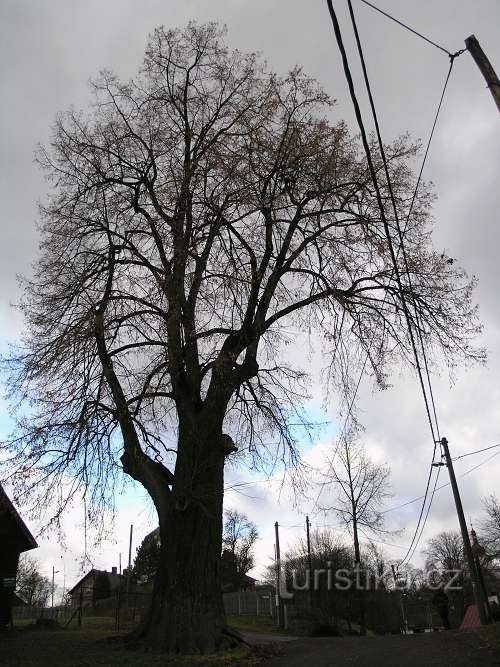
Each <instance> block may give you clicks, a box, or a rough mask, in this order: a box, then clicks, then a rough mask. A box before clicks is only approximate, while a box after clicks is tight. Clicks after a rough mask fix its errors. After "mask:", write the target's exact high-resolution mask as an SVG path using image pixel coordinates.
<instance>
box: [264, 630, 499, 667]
mask: <svg viewBox="0 0 500 667" xmlns="http://www.w3.org/2000/svg"><path fill="white" fill-rule="evenodd" d="M277 651H278V652H279V653H278V656H279V657H278V656H277V657H275V658H271V659H269V660H266V662H265V663H264V664H265V665H266V667H279V666H285V665H286V667H304V666H306V667H330V666H331V667H344V666H347V665H359V666H360V667H370V666H371V665H373V666H374V667H378V666H379V665H380V667H433V666H434V665H435V666H436V667H499V666H500V655H499V654H498V653H496V652H494V651H493V650H492V649H490V648H488V647H486V646H485V645H484V644H482V642H481V641H480V638H479V636H478V635H477V633H475V632H459V631H456V632H439V633H432V634H431V633H429V634H416V635H386V636H383V637H324V638H323V637H322V638H316V639H312V638H307V639H299V640H296V641H293V642H289V643H287V644H283V645H280V646H279V647H278V648H277Z"/></svg>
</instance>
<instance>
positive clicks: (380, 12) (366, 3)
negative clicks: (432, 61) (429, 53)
mask: <svg viewBox="0 0 500 667" xmlns="http://www.w3.org/2000/svg"><path fill="white" fill-rule="evenodd" d="M361 2H362V3H364V4H365V5H368V7H371V8H372V9H374V10H375V11H376V12H379V14H382V15H383V16H385V17H386V18H388V19H390V20H391V21H394V23H397V24H398V25H400V26H401V27H403V28H405V29H406V30H409V31H410V32H412V33H413V34H414V35H417V37H420V38H421V39H423V40H424V41H426V42H427V43H428V44H432V46H435V47H436V49H439V50H440V51H443V52H444V53H446V54H447V55H448V56H451V55H453V54H452V53H451V52H450V51H448V49H446V48H445V47H444V46H441V45H440V44H438V43H437V42H434V41H433V40H432V39H430V38H429V37H426V36H425V35H423V34H422V33H421V32H418V30H415V28H412V27H411V26H409V25H407V24H406V23H403V21H400V20H399V19H397V18H396V17H395V16H392V15H391V14H389V13H388V12H385V11H384V10H383V9H380V7H377V6H376V5H374V4H372V3H371V2H368V0H361Z"/></svg>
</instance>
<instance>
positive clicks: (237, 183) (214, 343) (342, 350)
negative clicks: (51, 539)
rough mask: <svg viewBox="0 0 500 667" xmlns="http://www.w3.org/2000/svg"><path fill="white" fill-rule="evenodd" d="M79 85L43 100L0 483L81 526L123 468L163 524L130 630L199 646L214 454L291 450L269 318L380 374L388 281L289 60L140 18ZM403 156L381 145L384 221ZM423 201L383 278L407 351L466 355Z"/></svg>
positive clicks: (401, 143)
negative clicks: (83, 102)
mask: <svg viewBox="0 0 500 667" xmlns="http://www.w3.org/2000/svg"><path fill="white" fill-rule="evenodd" d="M92 88H93V92H94V95H95V99H94V103H93V105H92V107H91V108H90V110H89V111H88V112H81V113H78V112H76V111H74V110H70V111H68V112H67V113H63V114H60V115H59V116H58V117H57V119H56V122H55V125H54V128H53V133H52V139H51V141H50V143H49V145H48V146H46V147H43V148H41V149H40V151H39V154H38V160H39V162H40V164H41V165H42V167H43V168H44V169H45V170H46V174H47V177H48V179H49V182H50V183H51V186H52V192H51V194H50V197H49V199H48V201H47V203H46V204H45V205H44V206H43V207H42V209H41V214H40V215H41V226H40V239H41V247H40V256H39V258H38V260H37V263H36V265H35V267H34V275H33V277H32V278H31V279H30V280H26V281H25V292H24V294H25V295H24V299H23V301H22V304H21V309H22V311H23V313H24V315H25V318H26V334H25V337H24V341H23V344H22V345H21V347H20V348H19V350H18V351H17V352H16V353H14V354H13V355H12V356H11V357H10V359H9V360H8V365H9V367H10V368H9V370H10V390H11V395H12V398H13V401H15V402H19V403H20V405H21V408H23V407H26V406H27V409H26V410H25V411H24V415H25V417H24V418H23V417H22V414H23V410H21V418H20V421H19V427H18V431H17V433H16V434H15V435H14V436H13V439H12V440H11V441H10V442H9V443H8V445H7V450H8V452H9V453H10V455H6V456H4V457H3V461H2V465H3V470H4V473H3V476H4V479H6V478H9V479H10V480H12V481H13V482H14V484H15V485H16V493H17V496H18V498H22V497H23V494H25V496H24V497H26V495H27V497H28V499H29V501H30V502H32V503H33V505H34V506H35V507H42V506H43V507H45V506H49V507H53V506H54V505H56V517H55V518H56V519H57V516H60V514H61V513H62V512H63V511H64V509H65V508H66V507H67V506H68V504H69V503H71V502H72V500H74V499H76V498H80V497H81V494H83V495H84V496H85V500H86V508H87V517H86V520H87V521H94V522H97V521H98V520H99V517H102V515H103V512H105V511H106V510H107V508H109V507H112V506H113V499H114V490H115V486H116V484H117V483H121V481H120V480H121V472H122V471H123V472H124V473H125V474H126V475H128V476H130V477H132V478H133V479H134V480H136V481H137V482H139V483H140V484H141V485H142V486H143V487H144V488H145V489H146V491H147V492H148V494H149V495H150V497H151V498H152V500H153V502H154V505H155V507H156V510H157V512H158V517H159V527H160V533H161V567H160V569H159V571H158V574H157V576H156V579H155V585H154V593H153V601H152V605H151V608H150V610H149V613H148V614H147V615H145V618H144V620H143V624H142V627H141V630H140V633H139V635H140V637H142V638H143V639H144V640H145V641H146V642H148V643H150V644H155V645H158V646H161V647H163V648H167V649H169V650H172V651H190V650H203V651H208V650H212V649H214V648H216V647H218V646H221V645H223V644H224V641H225V635H224V628H225V617H224V610H223V605H222V597H221V592H220V589H221V586H220V554H221V546H222V500H223V488H224V486H223V476H224V464H225V461H226V459H227V458H228V457H230V456H233V455H234V452H235V446H234V443H238V444H240V445H241V444H243V445H244V446H243V447H242V451H241V453H240V454H238V456H239V457H240V462H241V463H244V462H248V463H251V464H252V465H254V466H255V465H264V464H265V462H266V460H269V458H271V460H272V459H276V458H277V459H281V460H282V461H283V462H284V463H285V464H286V463H288V464H296V463H297V461H298V454H297V448H296V443H295V439H294V432H293V430H291V429H290V427H289V424H290V421H291V419H292V415H297V414H298V415H299V418H300V415H301V406H302V404H303V399H304V398H306V397H307V387H306V384H305V383H306V380H307V372H306V371H305V370H303V369H301V368H300V367H299V365H297V364H296V363H295V362H294V365H293V366H292V367H290V363H287V362H286V355H285V354H284V352H283V350H284V348H285V345H284V344H285V343H286V342H289V340H290V336H289V335H288V334H287V327H290V326H293V327H295V328H297V327H298V328H300V327H303V328H306V327H310V328H311V329H313V330H315V331H317V333H318V336H319V337H320V338H322V339H323V340H324V349H325V352H326V353H327V357H326V358H327V362H326V367H327V371H328V377H329V378H330V380H331V382H332V383H333V385H334V386H335V387H337V388H343V391H344V392H347V393H349V391H350V387H351V383H350V378H351V377H352V374H353V373H354V372H356V371H357V369H358V368H359V359H360V358H361V357H362V356H363V355H365V354H367V353H368V354H369V355H370V364H369V367H370V368H371V370H372V372H373V373H374V374H375V376H376V378H377V380H378V381H379V382H380V383H381V384H383V382H384V377H385V373H386V372H387V371H388V369H389V367H390V365H391V364H394V363H396V362H397V361H405V362H410V363H411V348H410V345H409V341H408V336H407V333H406V325H405V322H404V317H403V313H402V309H401V294H400V293H399V292H398V288H397V286H396V284H395V282H394V280H393V275H394V274H393V267H392V264H391V258H390V253H389V250H388V247H387V243H386V239H385V236H384V227H383V224H382V222H381V217H380V212H379V209H378V207H377V203H376V198H375V196H374V192H373V188H372V184H371V181H370V176H369V172H368V169H367V165H366V161H365V158H364V155H363V153H362V151H361V150H360V147H359V144H358V141H357V140H356V138H353V137H351V136H349V133H348V130H347V127H346V126H345V124H343V123H337V124H334V125H332V124H331V123H329V122H328V121H327V119H326V114H327V113H329V111H330V107H331V105H332V103H331V101H330V100H329V98H328V96H327V95H326V94H325V93H324V92H323V91H322V90H321V89H320V88H319V86H318V85H317V84H316V83H315V82H314V81H313V80H311V79H309V78H307V77H306V76H305V75H304V74H303V73H302V72H301V71H300V70H299V69H295V70H294V71H292V72H291V73H290V74H289V75H288V76H286V77H284V78H280V77H278V76H276V75H275V74H273V73H270V72H269V71H268V70H267V69H266V67H265V65H264V64H263V63H262V62H261V61H260V60H259V58H258V57H257V56H255V55H252V54H250V55H245V54H242V53H240V52H238V51H235V52H230V51H229V50H228V49H227V48H226V47H225V45H224V36H223V32H222V31H221V30H220V29H219V28H218V27H217V26H216V25H212V24H210V25H205V26H198V25H196V24H190V25H189V26H188V27H187V28H186V29H185V30H184V31H179V30H168V31H166V30H164V29H162V28H160V29H157V30H155V31H154V33H153V34H152V35H151V37H150V40H149V43H148V46H147V50H146V55H145V59H144V63H143V66H142V68H141V70H140V73H139V75H138V76H137V77H136V78H135V79H133V80H131V81H130V82H127V83H122V82H121V81H119V80H118V78H117V77H116V76H114V75H113V74H111V73H109V72H103V73H102V74H101V75H100V76H99V78H98V79H97V80H96V81H94V83H93V84H92ZM417 150H418V146H416V145H413V144H411V143H410V141H409V140H408V138H407V137H402V138H401V139H398V140H397V141H395V142H394V143H393V144H392V145H390V146H388V147H387V154H388V160H389V168H390V172H391V175H392V179H393V190H394V194H395V198H396V202H397V206H398V207H399V209H400V212H401V216H404V215H405V213H406V212H407V209H408V206H409V202H410V201H411V198H412V194H413V189H414V185H415V178H414V175H413V173H412V171H411V168H410V163H411V160H412V158H413V157H414V156H415V154H416V152H417ZM374 155H375V162H376V168H377V169H378V171H379V173H380V174H381V173H382V167H381V162H380V157H379V156H378V155H377V151H376V148H375V146H374ZM381 187H382V189H383V190H385V189H386V184H384V181H383V177H382V176H381ZM431 203H432V194H431V193H430V190H429V189H428V188H427V187H425V186H424V187H423V188H422V189H421V190H420V191H419V194H418V196H417V198H416V203H415V206H414V208H413V212H412V214H411V216H410V219H409V223H408V227H407V230H406V233H405V239H406V243H407V255H408V263H409V270H410V271H411V274H412V275H411V279H412V285H413V289H412V290H410V289H409V287H408V280H407V276H405V274H404V268H403V266H402V267H401V272H402V274H403V282H404V288H403V289H404V291H405V292H406V298H407V299H408V302H409V303H410V304H411V308H410V310H411V311H412V312H413V310H414V309H415V310H416V312H418V314H419V321H420V324H421V326H422V335H423V337H424V340H425V343H426V345H428V346H430V347H432V348H434V349H435V350H436V351H441V352H443V353H444V355H445V357H446V359H447V361H448V362H449V363H455V362H457V361H460V360H461V359H464V358H466V359H476V358H479V357H480V356H481V353H480V352H477V351H476V350H475V349H474V348H473V347H472V346H471V340H472V338H473V336H474V335H475V334H476V332H477V330H478V324H477V321H476V316H475V310H474V307H473V306H472V305H471V291H472V287H473V285H472V282H471V281H470V280H469V279H468V278H467V277H466V275H465V274H464V272H463V271H462V270H460V269H459V268H457V267H456V264H453V265H452V264H451V263H449V262H448V259H447V257H445V256H443V255H442V254H441V253H440V252H436V251H435V250H434V249H433V248H432V245H431V239H430V221H431V219H430V205H431ZM386 215H387V216H388V219H389V221H390V224H391V225H393V221H392V219H391V217H390V211H388V212H387V213H386ZM395 237H396V235H395ZM293 421H295V422H296V421H297V418H296V417H293ZM270 435H272V438H273V440H274V442H277V445H276V446H275V447H273V448H272V449H271V450H270V449H269V448H268V447H266V441H267V440H269V436H270Z"/></svg>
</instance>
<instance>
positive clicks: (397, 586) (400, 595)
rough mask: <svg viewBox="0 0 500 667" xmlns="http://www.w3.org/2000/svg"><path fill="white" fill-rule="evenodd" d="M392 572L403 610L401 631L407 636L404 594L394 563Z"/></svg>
mask: <svg viewBox="0 0 500 667" xmlns="http://www.w3.org/2000/svg"><path fill="white" fill-rule="evenodd" d="M391 570H392V578H393V579H394V586H395V587H396V591H397V593H398V595H399V606H400V608H401V629H402V630H403V633H404V634H406V631H407V627H408V626H407V624H406V614H405V606H404V603H403V594H402V592H401V589H400V588H399V581H398V577H397V574H396V568H395V567H394V563H392V564H391Z"/></svg>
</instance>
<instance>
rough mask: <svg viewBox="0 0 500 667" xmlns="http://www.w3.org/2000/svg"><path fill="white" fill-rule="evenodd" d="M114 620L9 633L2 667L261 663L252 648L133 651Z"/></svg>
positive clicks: (0, 645)
mask: <svg viewBox="0 0 500 667" xmlns="http://www.w3.org/2000/svg"><path fill="white" fill-rule="evenodd" d="M114 627H115V626H114V619H113V618H106V617H94V618H92V617H88V618H85V617H84V619H83V624H82V628H80V629H79V628H76V627H70V628H60V629H55V630H52V629H51V630H48V629H36V628H34V627H33V626H26V625H25V626H24V627H18V628H16V629H14V631H6V632H5V633H4V634H3V636H2V637H1V639H0V665H2V666H5V667H7V666H9V667H44V666H47V667H49V666H50V667H95V666H97V665H107V666H111V665H128V666H130V667H139V666H140V667H149V666H153V665H164V666H165V667H167V666H168V667H170V666H172V667H176V666H179V667H181V666H183V665H193V667H205V666H206V667H219V665H220V667H231V666H236V665H238V666H241V667H250V666H251V665H256V664H258V662H259V659H258V658H257V656H256V654H255V653H254V652H253V651H252V650H251V649H249V648H248V647H241V648H238V649H235V650H233V651H225V652H223V653H217V654H214V655H206V656H200V655H193V656H185V657H172V656H168V655H166V654H164V653H163V654H162V653H153V652H145V651H140V650H136V651H132V650H130V649H127V648H125V646H124V644H123V643H122V642H121V641H119V639H120V636H123V635H124V634H125V632H126V630H127V629H128V628H126V627H125V628H122V629H121V630H120V632H119V633H117V632H116V631H115V629H114Z"/></svg>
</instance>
